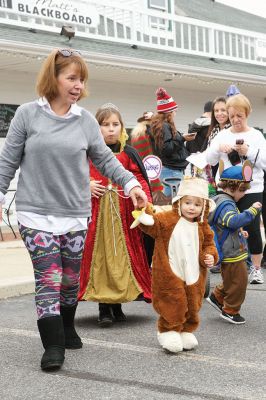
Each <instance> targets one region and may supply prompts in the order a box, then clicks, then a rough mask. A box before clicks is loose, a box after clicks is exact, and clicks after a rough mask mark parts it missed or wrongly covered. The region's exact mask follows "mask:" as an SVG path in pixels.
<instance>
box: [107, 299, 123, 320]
mask: <svg viewBox="0 0 266 400" xmlns="http://www.w3.org/2000/svg"><path fill="white" fill-rule="evenodd" d="M110 305H111V308H112V311H113V315H114V320H115V321H117V322H123V321H126V319H127V317H126V316H125V314H124V313H123V311H122V306H121V304H120V303H117V304H110Z"/></svg>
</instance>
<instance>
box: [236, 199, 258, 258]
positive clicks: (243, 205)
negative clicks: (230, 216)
mask: <svg viewBox="0 0 266 400" xmlns="http://www.w3.org/2000/svg"><path fill="white" fill-rule="evenodd" d="M256 201H259V202H260V203H262V201H263V193H248V194H245V196H244V197H243V198H242V199H240V200H239V202H238V203H237V207H238V208H239V211H240V212H242V211H244V210H246V209H247V208H249V207H250V206H251V205H252V204H253V203H255V202H256ZM244 229H245V230H246V231H248V234H249V237H248V247H249V251H250V253H251V254H261V253H262V238H261V231H260V213H259V214H258V215H257V216H256V217H255V219H254V220H253V221H252V222H251V223H250V224H249V225H248V226H244Z"/></svg>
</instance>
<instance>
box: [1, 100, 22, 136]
mask: <svg viewBox="0 0 266 400" xmlns="http://www.w3.org/2000/svg"><path fill="white" fill-rule="evenodd" d="M17 108H18V105H14V104H0V137H6V134H7V131H8V128H9V125H10V122H11V120H12V118H13V117H14V114H15V112H16V109H17Z"/></svg>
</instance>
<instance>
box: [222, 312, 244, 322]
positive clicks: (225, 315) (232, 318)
mask: <svg viewBox="0 0 266 400" xmlns="http://www.w3.org/2000/svg"><path fill="white" fill-rule="evenodd" d="M220 316H221V318H223V319H225V320H226V321H228V322H230V323H231V324H235V325H240V324H245V323H246V320H245V318H244V317H241V315H240V314H229V313H226V312H225V311H224V310H222V314H220Z"/></svg>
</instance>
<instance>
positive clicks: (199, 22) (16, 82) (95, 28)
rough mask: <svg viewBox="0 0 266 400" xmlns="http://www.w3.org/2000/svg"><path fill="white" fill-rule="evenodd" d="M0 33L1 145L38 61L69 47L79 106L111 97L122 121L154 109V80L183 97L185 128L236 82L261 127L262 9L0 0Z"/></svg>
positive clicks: (160, 1) (265, 80) (192, 3)
mask: <svg viewBox="0 0 266 400" xmlns="http://www.w3.org/2000/svg"><path fill="white" fill-rule="evenodd" d="M225 23H226V25H225ZM73 32H74V34H73ZM0 33H1V35H0V55H1V57H0V69H1V91H0V137H2V139H0V146H1V144H3V141H4V137H5V135H6V131H7V129H8V125H9V122H10V119H11V118H12V115H13V113H14V110H15V109H16V107H17V106H18V105H19V104H21V103H24V102H27V101H31V100H32V99H34V98H35V97H36V93H35V80H36V75H37V72H38V70H39V68H40V66H41V63H42V61H43V60H44V59H45V57H46V56H47V54H48V53H49V52H50V51H51V50H52V49H53V48H66V47H67V48H68V47H71V48H75V49H79V50H80V51H81V52H82V54H83V56H84V57H85V59H86V61H87V62H88V65H89V70H90V81H89V93H90V94H89V97H88V98H87V99H85V100H82V102H81V105H83V106H84V107H86V108H87V109H88V110H90V111H91V112H92V113H95V111H96V110H97V108H98V107H99V106H100V105H101V104H103V103H105V102H113V103H114V104H116V105H117V106H118V107H119V108H120V110H121V113H122V116H123V119H124V121H125V124H126V126H127V128H133V126H134V125H135V123H136V120H137V118H138V117H139V116H140V115H142V113H143V112H144V111H146V110H155V109H156V97H155V91H156V89H157V88H158V87H159V86H162V87H165V88H166V90H167V91H168V92H169V93H170V94H171V95H172V96H173V97H174V99H175V100H176V102H177V103H178V104H179V110H178V113H177V116H176V125H177V127H178V129H179V130H180V131H183V132H184V131H186V130H187V127H188V124H189V123H191V122H192V121H193V119H194V118H196V117H197V116H199V115H200V114H201V113H202V108H203V104H204V103H205V102H206V101H207V100H212V99H214V98H215V97H216V96H220V95H224V94H225V92H226V89H227V88H228V86H229V85H230V84H232V83H233V84H236V85H237V86H238V88H239V89H240V91H241V92H242V93H243V94H245V95H247V96H248V97H249V99H250V100H251V102H252V107H253V112H252V115H251V117H250V124H251V125H253V126H256V127H259V128H261V129H262V130H263V131H264V132H266V120H265V109H266V73H265V71H266V68H265V67H266V24H265V19H264V18H261V17H256V16H253V15H251V14H248V13H245V12H241V11H239V10H236V9H234V8H231V7H227V6H225V5H222V4H220V3H216V2H215V1H213V0H189V1H187V0H125V1H123V2H121V1H117V0H112V1H111V0H101V1H96V0H86V1H85V0H84V1H82V0H76V1H73V0H72V1H71V0H60V1H59V0H24V1H23V2H22V1H20V0H0Z"/></svg>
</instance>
